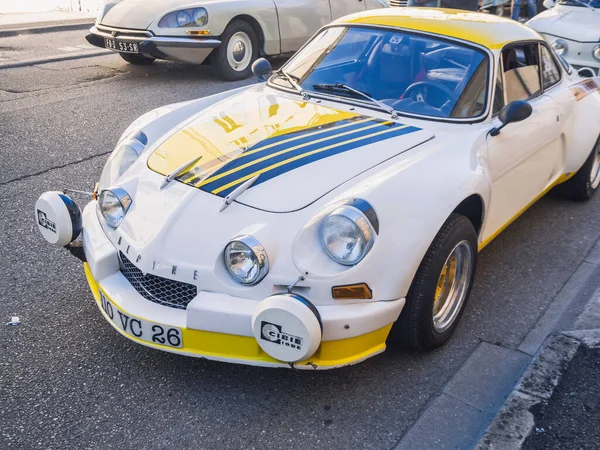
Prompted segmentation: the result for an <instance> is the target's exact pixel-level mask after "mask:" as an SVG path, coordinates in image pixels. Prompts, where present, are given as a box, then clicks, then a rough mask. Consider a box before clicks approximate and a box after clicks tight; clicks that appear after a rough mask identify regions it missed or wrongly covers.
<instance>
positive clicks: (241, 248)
mask: <svg viewBox="0 0 600 450" xmlns="http://www.w3.org/2000/svg"><path fill="white" fill-rule="evenodd" d="M223 258H224V262H225V267H226V268H227V271H228V272H229V275H231V277H232V278H233V279H234V280H235V281H237V282H238V283H241V284H245V285H252V284H256V283H258V282H259V281H260V280H262V279H263V278H264V277H265V276H266V275H267V273H268V272H269V259H268V258H267V252H266V251H265V249H264V247H263V246H262V245H260V243H259V242H258V241H257V240H256V239H254V238H253V237H251V236H240V237H238V238H235V239H234V240H233V241H231V242H230V243H229V244H227V246H226V247H225V252H224V253H223Z"/></svg>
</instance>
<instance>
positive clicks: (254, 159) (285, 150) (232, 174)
mask: <svg viewBox="0 0 600 450" xmlns="http://www.w3.org/2000/svg"><path fill="white" fill-rule="evenodd" d="M328 128H329V127H328ZM330 128H331V129H328V130H327V131H326V132H325V133H320V134H319V135H312V132H314V131H315V130H313V129H310V128H308V129H306V130H304V131H302V132H297V133H294V134H295V136H287V135H283V136H279V137H277V138H274V139H267V140H265V141H263V142H261V143H260V144H259V145H258V146H256V147H254V148H252V149H250V150H249V151H248V152H245V153H242V154H241V155H239V156H238V157H237V158H236V159H234V160H233V161H231V162H228V163H227V164H225V165H224V166H223V167H221V168H220V169H218V170H217V171H216V172H214V173H213V174H212V175H211V176H210V177H208V178H206V179H205V180H203V181H201V182H200V183H197V184H196V186H197V187H199V188H200V189H202V190H204V191H207V192H211V193H213V194H216V195H219V196H223V197H224V196H227V195H228V194H229V193H231V192H232V191H233V190H234V189H235V188H236V187H238V186H239V185H240V184H242V183H243V182H245V181H246V180H249V179H250V178H253V177H255V176H256V175H259V178H258V180H257V181H256V182H255V183H254V186H256V185H258V184H261V183H264V182H265V181H268V180H270V179H272V178H275V177H277V176H280V175H283V174H285V173H286V172H289V171H291V170H294V169H297V168H299V167H302V166H305V165H307V164H310V163H313V162H315V161H319V160H321V159H324V158H328V157H330V156H333V155H337V154H340V153H344V152H347V151H350V150H354V149H356V148H358V147H362V146H365V145H369V144H373V143H376V142H379V141H382V140H386V139H391V138H394V137H398V136H402V135H404V134H408V133H412V132H414V131H417V130H418V129H417V128H415V127H409V126H406V125H402V124H398V123H395V122H388V121H380V120H365V118H364V117H360V116H359V117H357V118H356V119H353V120H345V121H341V122H338V123H335V124H333V126H331V127H330ZM306 135H309V136H306ZM290 139H293V142H290Z"/></svg>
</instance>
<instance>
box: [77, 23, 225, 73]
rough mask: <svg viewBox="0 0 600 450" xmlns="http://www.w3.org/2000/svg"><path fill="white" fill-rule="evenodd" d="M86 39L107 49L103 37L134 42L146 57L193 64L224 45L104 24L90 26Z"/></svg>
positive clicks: (214, 40)
mask: <svg viewBox="0 0 600 450" xmlns="http://www.w3.org/2000/svg"><path fill="white" fill-rule="evenodd" d="M85 38H86V39H87V41H88V42H89V43H90V44H92V45H94V46H96V47H100V48H105V46H104V39H116V40H117V41H123V42H135V43H137V44H138V46H139V49H140V53H141V54H142V55H143V56H147V57H152V58H157V59H168V60H172V61H183V62H189V63H193V64H201V63H202V62H203V61H204V60H205V59H206V58H207V56H208V55H209V54H210V53H211V52H212V50H213V49H214V48H216V47H218V46H219V45H221V41H220V40H218V39H215V38H206V37H198V38H193V37H185V36H181V37H161V36H155V35H154V34H153V33H151V32H150V31H145V30H127V29H119V28H112V27H105V26H102V25H95V26H93V27H92V28H90V34H88V35H87V36H86V37H85ZM109 50H111V49H109ZM114 51H117V50H114Z"/></svg>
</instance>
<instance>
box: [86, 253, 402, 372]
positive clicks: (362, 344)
mask: <svg viewBox="0 0 600 450" xmlns="http://www.w3.org/2000/svg"><path fill="white" fill-rule="evenodd" d="M84 270H85V275H86V278H87V281H88V283H89V285H90V289H91V291H92V294H93V295H94V299H95V300H96V304H97V305H98V308H99V309H100V311H101V312H102V314H103V315H105V314H106V313H105V312H104V311H103V309H102V307H101V305H100V289H101V288H100V286H99V284H98V282H97V281H96V280H95V279H94V276H93V275H92V272H91V270H90V268H89V265H88V264H87V263H85V264H84ZM102 292H103V293H104V295H106V296H107V297H108V298H110V297H109V296H108V295H107V293H106V292H104V290H103V291H102ZM121 309H122V308H121ZM123 312H125V313H127V314H129V313H128V312H127V311H123ZM129 315H130V316H131V317H136V316H135V315H133V314H129ZM105 318H106V316H105ZM137 318H138V319H143V320H148V319H144V318H143V317H137ZM107 321H108V322H109V323H110V324H111V325H113V328H115V329H116V330H117V331H118V332H119V333H121V334H122V335H123V336H125V337H126V338H128V339H131V340H132V341H135V342H137V343H139V344H142V345H145V346H148V347H153V348H156V349H159V350H165V351H169V352H173V353H180V354H185V355H190V356H197V357H206V358H209V359H217V360H230V361H231V362H240V363H247V364H252V365H264V366H274V365H281V366H287V365H288V364H287V363H285V362H283V361H279V360H276V359H274V358H272V357H270V356H269V355H268V354H266V353H265V352H264V351H263V350H262V349H261V348H260V346H259V345H258V342H256V339H254V337H248V336H237V335H233V334H224V333H215V332H212V331H202V330H194V329H191V328H181V332H182V339H183V347H182V348H180V349H178V348H173V347H167V346H164V345H160V344H154V343H151V342H147V341H143V340H141V339H137V338H136V337H134V336H131V335H129V334H127V333H125V332H124V331H122V330H120V329H119V328H118V327H117V326H116V325H114V324H113V322H112V321H111V320H108V319H107ZM391 328H392V325H388V326H385V327H383V328H380V329H379V330H375V331H373V332H371V333H367V334H364V335H362V336H357V337H353V338H349V339H341V340H337V341H324V342H322V343H321V345H320V346H319V348H318V349H317V351H316V352H315V354H314V355H313V356H312V357H311V358H310V359H309V360H307V361H302V362H299V363H295V364H294V366H295V367H299V366H309V367H313V368H315V369H316V368H335V367H341V366H345V365H349V364H353V363H356V362H359V361H362V360H364V359H367V358H369V357H371V356H374V355H376V354H378V353H381V352H382V351H384V350H385V340H386V339H387V336H388V333H389V331H390V329H391Z"/></svg>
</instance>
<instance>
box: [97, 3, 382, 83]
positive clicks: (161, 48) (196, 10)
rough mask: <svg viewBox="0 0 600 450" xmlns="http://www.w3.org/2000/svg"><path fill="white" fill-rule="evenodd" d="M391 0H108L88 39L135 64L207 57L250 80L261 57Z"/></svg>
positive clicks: (228, 74) (227, 74) (218, 68)
mask: <svg viewBox="0 0 600 450" xmlns="http://www.w3.org/2000/svg"><path fill="white" fill-rule="evenodd" d="M385 6H387V2H386V0H202V1H196V2H190V1H185V0H143V1H142V0H110V1H109V2H108V3H107V4H106V5H105V6H104V8H103V9H102V10H101V11H100V14H99V16H98V19H97V20H96V24H95V25H94V27H92V29H91V30H90V34H89V35H88V36H86V39H87V40H88V42H90V43H91V44H93V45H95V46H97V47H101V48H108V49H110V50H114V51H115V52H118V53H119V54H120V55H121V57H122V58H123V59H124V60H125V61H127V62H129V63H131V64H151V63H152V62H153V61H154V60H155V59H168V60H172V61H185V62H189V63H195V64H201V63H203V62H204V61H206V62H208V63H210V65H211V67H212V68H213V70H214V71H215V73H216V74H217V75H218V76H220V77H221V78H224V79H226V80H239V79H242V78H247V77H248V76H249V75H250V73H251V70H250V67H251V65H252V63H253V62H254V61H255V60H256V59H257V58H258V57H259V56H261V55H262V56H277V55H281V54H291V53H293V52H295V51H296V50H298V49H299V48H300V47H301V46H302V45H303V44H304V43H305V42H306V41H307V40H308V39H309V38H310V37H311V36H312V35H313V34H314V33H315V32H316V31H317V30H318V29H319V28H320V27H322V26H323V25H326V24H328V23H329V22H331V21H332V20H335V19H338V18H340V17H342V16H344V15H346V14H351V13H354V12H360V11H365V10H367V9H373V8H382V7H385Z"/></svg>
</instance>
